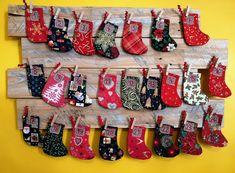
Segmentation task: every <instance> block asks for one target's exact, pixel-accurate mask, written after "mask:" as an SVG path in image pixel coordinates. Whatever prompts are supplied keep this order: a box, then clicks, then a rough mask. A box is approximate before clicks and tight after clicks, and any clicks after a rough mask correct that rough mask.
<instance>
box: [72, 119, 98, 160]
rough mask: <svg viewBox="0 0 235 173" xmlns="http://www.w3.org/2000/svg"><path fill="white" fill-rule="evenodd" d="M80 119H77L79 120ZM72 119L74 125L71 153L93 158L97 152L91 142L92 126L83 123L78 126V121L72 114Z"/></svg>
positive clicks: (83, 157)
mask: <svg viewBox="0 0 235 173" xmlns="http://www.w3.org/2000/svg"><path fill="white" fill-rule="evenodd" d="M79 119H80V118H79ZM79 119H78V120H77V121H79ZM70 121H71V123H72V127H73V130H72V137H71V140H70V146H69V148H70V154H71V155H72V156H73V157H76V158H79V159H85V160H89V159H93V158H94V157H95V153H94V152H93V150H92V148H91V147H90V144H89V134H90V127H89V126H86V125H81V124H78V125H77V127H76V124H77V122H75V120H74V117H73V116H70Z"/></svg>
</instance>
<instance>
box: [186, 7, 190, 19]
mask: <svg viewBox="0 0 235 173" xmlns="http://www.w3.org/2000/svg"><path fill="white" fill-rule="evenodd" d="M189 11H190V6H189V5H188V6H187V10H186V17H188V14H189Z"/></svg>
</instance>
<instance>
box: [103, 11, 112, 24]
mask: <svg viewBox="0 0 235 173" xmlns="http://www.w3.org/2000/svg"><path fill="white" fill-rule="evenodd" d="M111 16H112V13H108V16H107V17H106V19H105V20H104V23H107V22H108V21H109V19H110V17H111Z"/></svg>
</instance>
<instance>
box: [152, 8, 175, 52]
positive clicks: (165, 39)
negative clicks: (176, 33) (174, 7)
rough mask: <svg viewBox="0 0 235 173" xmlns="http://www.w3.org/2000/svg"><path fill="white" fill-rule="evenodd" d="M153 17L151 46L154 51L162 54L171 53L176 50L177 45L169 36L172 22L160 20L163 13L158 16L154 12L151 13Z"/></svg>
mask: <svg viewBox="0 0 235 173" xmlns="http://www.w3.org/2000/svg"><path fill="white" fill-rule="evenodd" d="M151 13H152V16H153V23H152V31H151V45H152V47H153V49H155V50H157V51H162V52H170V51H173V50H175V49H176V47H177V44H176V42H175V40H174V39H173V38H172V37H171V36H170V34H169V27H170V20H169V19H163V18H160V15H161V12H160V13H159V14H158V15H157V14H156V13H155V12H154V10H152V11H151Z"/></svg>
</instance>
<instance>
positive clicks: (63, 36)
mask: <svg viewBox="0 0 235 173" xmlns="http://www.w3.org/2000/svg"><path fill="white" fill-rule="evenodd" d="M59 11H60V10H59V9H58V10H57V12H56V14H54V12H53V7H51V22H50V28H49V31H48V39H47V41H48V45H49V47H50V48H51V49H52V50H55V51H59V52H68V51H70V50H71V49H72V42H71V40H70V39H69V37H68V34H67V31H68V26H69V20H68V19H65V18H58V16H59Z"/></svg>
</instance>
